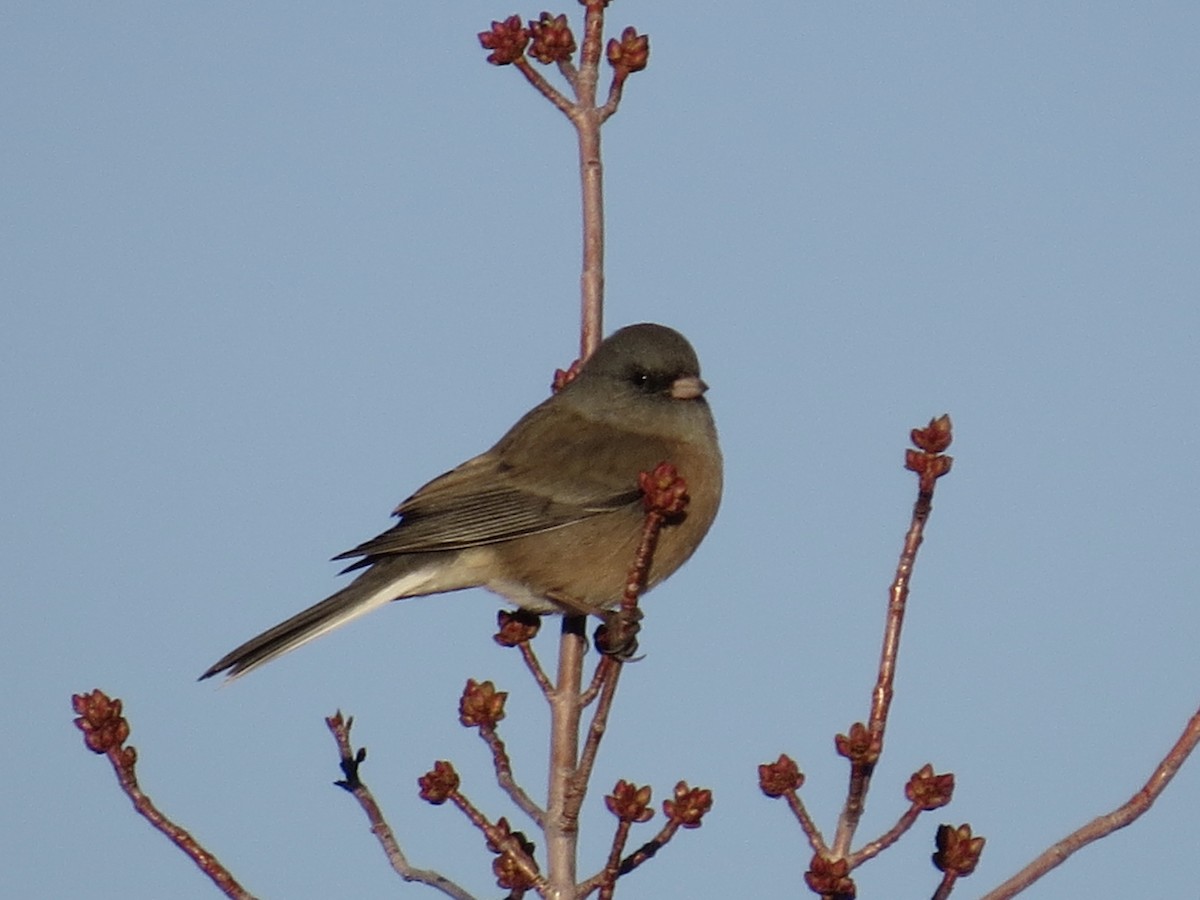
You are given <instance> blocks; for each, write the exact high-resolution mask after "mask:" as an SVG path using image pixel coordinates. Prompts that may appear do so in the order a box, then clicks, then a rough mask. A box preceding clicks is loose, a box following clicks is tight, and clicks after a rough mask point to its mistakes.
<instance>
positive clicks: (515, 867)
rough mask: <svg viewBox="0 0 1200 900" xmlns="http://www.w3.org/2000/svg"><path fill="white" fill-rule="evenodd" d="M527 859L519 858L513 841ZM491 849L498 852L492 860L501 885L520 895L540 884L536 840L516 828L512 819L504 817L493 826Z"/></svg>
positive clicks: (497, 879) (497, 882) (489, 839)
mask: <svg viewBox="0 0 1200 900" xmlns="http://www.w3.org/2000/svg"><path fill="white" fill-rule="evenodd" d="M514 842H515V843H516V845H517V848H518V850H519V852H520V853H521V855H522V856H523V857H524V859H518V857H517V856H516V855H515V854H514V853H513V850H512V849H506V848H511V846H512V844H513V843H514ZM487 848H488V849H489V850H490V851H492V852H493V853H495V854H497V855H496V858H495V859H494V860H492V874H494V875H495V876H496V884H497V885H498V886H499V887H502V888H505V889H506V890H509V891H512V892H513V894H514V895H515V894H520V893H523V892H525V891H528V890H532V889H533V888H534V887H535V886H536V885H537V879H536V877H535V876H536V873H537V871H538V865H537V860H535V859H534V858H533V851H534V850H535V849H536V848H535V847H534V844H533V842H532V841H530V840H529V839H527V838H526V837H525V835H524V834H523V833H522V832H520V831H513V830H512V826H511V825H509V824H508V819H506V818H503V817H501V818H500V819H498V820H497V821H496V824H495V826H493V828H492V834H491V836H489V837H488V842H487Z"/></svg>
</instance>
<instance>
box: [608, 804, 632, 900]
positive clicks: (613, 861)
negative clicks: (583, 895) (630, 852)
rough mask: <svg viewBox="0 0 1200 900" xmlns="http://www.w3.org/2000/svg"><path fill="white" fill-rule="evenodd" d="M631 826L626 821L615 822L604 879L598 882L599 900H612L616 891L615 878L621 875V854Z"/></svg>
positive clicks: (630, 823)
mask: <svg viewBox="0 0 1200 900" xmlns="http://www.w3.org/2000/svg"><path fill="white" fill-rule="evenodd" d="M632 825H633V823H632V822H630V821H628V820H627V819H621V820H620V821H619V822H617V830H616V832H614V834H613V841H612V847H611V848H610V849H609V851H608V861H607V862H606V863H605V865H604V873H603V875H604V877H603V879H602V881H601V882H600V900H612V895H613V891H615V890H616V889H617V876H619V875H620V874H621V854H622V853H624V852H625V842H626V841H627V840H628V839H629V829H630V828H631V827H632Z"/></svg>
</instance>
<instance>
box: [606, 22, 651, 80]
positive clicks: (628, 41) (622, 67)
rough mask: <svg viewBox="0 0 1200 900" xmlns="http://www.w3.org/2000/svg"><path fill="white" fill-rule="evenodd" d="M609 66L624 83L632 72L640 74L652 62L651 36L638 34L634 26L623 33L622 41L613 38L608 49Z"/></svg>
mask: <svg viewBox="0 0 1200 900" xmlns="http://www.w3.org/2000/svg"><path fill="white" fill-rule="evenodd" d="M606 54H607V56H608V62H609V65H611V66H612V67H613V68H614V69H615V70H616V73H617V77H618V78H620V79H621V80H622V81H623V80H624V79H625V78H626V77H627V76H628V75H629V74H630V73H631V72H640V71H642V69H644V68H646V64H647V63H649V62H650V36H649V35H647V34H638V33H637V30H636V29H634V28H633V27H632V26H631V27H629V28H626V29H625V30H624V31H622V32H621V39H620V40H617V39H616V38H613V39H612V40H611V41H609V42H608V47H607V48H606Z"/></svg>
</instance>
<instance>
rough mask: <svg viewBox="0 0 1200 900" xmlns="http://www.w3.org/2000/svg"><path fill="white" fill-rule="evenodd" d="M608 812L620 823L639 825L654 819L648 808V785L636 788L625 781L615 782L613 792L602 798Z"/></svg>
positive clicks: (652, 812)
mask: <svg viewBox="0 0 1200 900" xmlns="http://www.w3.org/2000/svg"><path fill="white" fill-rule="evenodd" d="M604 805H605V806H607V807H608V811H609V812H610V813H612V814H613V815H614V816H616V817H617V818H618V819H620V820H621V821H622V822H629V823H631V824H635V825H637V824H641V823H642V822H649V821H650V820H651V819H652V818H654V810H652V809H651V808H650V785H648V784H647V785H644V786H642V787H638V786H637V785H635V784H630V783H629V782H628V781H626V780H625V779H621V780H620V781H618V782H617V784H616V787H614V788H613V792H612V793H611V794H609V795H608V796H607V797H605V798H604Z"/></svg>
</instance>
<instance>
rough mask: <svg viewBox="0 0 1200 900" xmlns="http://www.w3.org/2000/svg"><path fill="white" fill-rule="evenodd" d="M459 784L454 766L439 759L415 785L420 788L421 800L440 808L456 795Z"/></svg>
mask: <svg viewBox="0 0 1200 900" xmlns="http://www.w3.org/2000/svg"><path fill="white" fill-rule="evenodd" d="M459 784H460V782H459V778H458V772H456V771H454V764H453V763H451V762H449V761H447V760H444V759H439V760H438V761H437V762H435V763H434V764H433V768H432V769H430V770H429V771H428V772H426V773H425V774H424V775H422V776H421V777H420V778H418V779H417V785H418V786H419V787H420V788H421V799H422V800H424V801H425V802H426V803H431V804H433V805H434V806H441V805H442V804H443V803H445V802H446V801H447V800H449V799H450V798H451V797H452V796H453V795H454V794H456V793H458V786H459Z"/></svg>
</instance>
